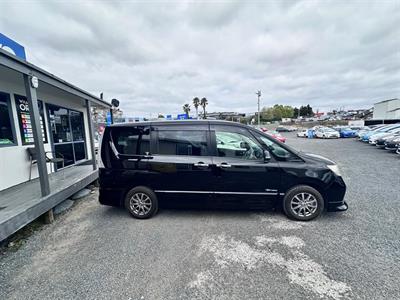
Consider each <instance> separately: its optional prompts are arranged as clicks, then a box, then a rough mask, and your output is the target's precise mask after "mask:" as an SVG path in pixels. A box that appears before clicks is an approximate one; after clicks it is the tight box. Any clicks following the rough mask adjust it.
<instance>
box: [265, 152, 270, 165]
mask: <svg viewBox="0 0 400 300" xmlns="http://www.w3.org/2000/svg"><path fill="white" fill-rule="evenodd" d="M270 160H271V154H270V153H269V151H268V150H264V161H265V162H268V161H270Z"/></svg>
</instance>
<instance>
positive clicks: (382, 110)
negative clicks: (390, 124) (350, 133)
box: [373, 98, 400, 120]
mask: <svg viewBox="0 0 400 300" xmlns="http://www.w3.org/2000/svg"><path fill="white" fill-rule="evenodd" d="M373 119H374V120H387V119H400V99H398V98H394V99H389V100H383V101H380V102H377V103H375V104H374V114H373Z"/></svg>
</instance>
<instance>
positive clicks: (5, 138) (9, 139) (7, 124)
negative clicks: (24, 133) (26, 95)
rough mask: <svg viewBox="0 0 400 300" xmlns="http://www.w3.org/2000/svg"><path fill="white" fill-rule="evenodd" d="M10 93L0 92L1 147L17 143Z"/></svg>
mask: <svg viewBox="0 0 400 300" xmlns="http://www.w3.org/2000/svg"><path fill="white" fill-rule="evenodd" d="M12 120H13V118H12V110H11V102H10V95H8V94H5V93H0V147H1V146H10V145H15V144H16V138H15V133H14V124H13V121H12Z"/></svg>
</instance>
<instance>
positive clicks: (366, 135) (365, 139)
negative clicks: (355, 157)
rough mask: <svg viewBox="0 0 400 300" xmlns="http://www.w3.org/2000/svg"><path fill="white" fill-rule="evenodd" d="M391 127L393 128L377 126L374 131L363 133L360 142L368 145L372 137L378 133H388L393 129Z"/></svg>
mask: <svg viewBox="0 0 400 300" xmlns="http://www.w3.org/2000/svg"><path fill="white" fill-rule="evenodd" d="M391 127H392V125H381V126H377V127H375V128H373V129H372V130H369V131H367V132H365V133H363V134H362V135H360V137H359V140H361V141H362V142H366V143H367V142H368V140H369V137H370V136H372V135H374V134H377V133H381V132H387V131H388V130H390V129H391Z"/></svg>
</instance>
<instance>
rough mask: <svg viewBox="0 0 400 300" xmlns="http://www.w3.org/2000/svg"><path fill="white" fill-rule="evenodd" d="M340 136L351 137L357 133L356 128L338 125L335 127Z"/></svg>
mask: <svg viewBox="0 0 400 300" xmlns="http://www.w3.org/2000/svg"><path fill="white" fill-rule="evenodd" d="M336 130H337V131H338V132H339V134H340V137H341V138H353V137H355V136H356V134H357V130H353V129H351V128H350V127H340V128H338V129H336Z"/></svg>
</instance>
